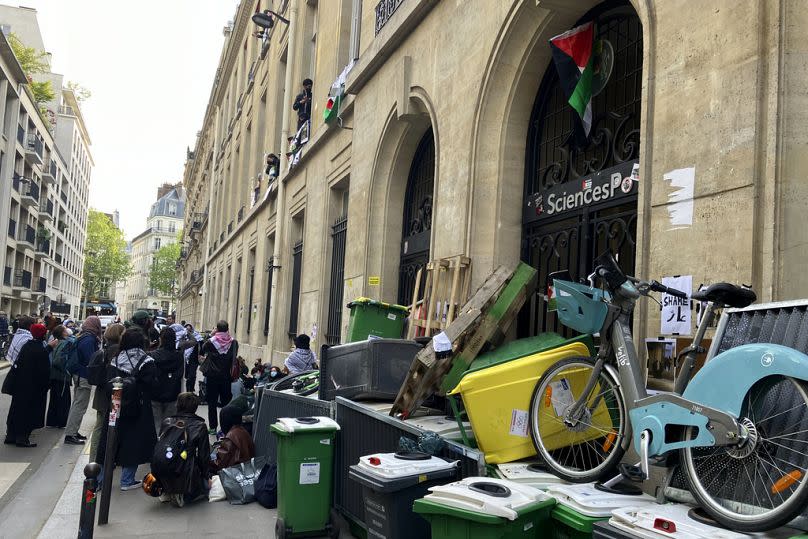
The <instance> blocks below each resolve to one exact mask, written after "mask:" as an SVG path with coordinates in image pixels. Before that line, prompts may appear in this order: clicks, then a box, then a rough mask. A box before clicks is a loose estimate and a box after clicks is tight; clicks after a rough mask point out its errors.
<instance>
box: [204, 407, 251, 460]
mask: <svg viewBox="0 0 808 539" xmlns="http://www.w3.org/2000/svg"><path fill="white" fill-rule="evenodd" d="M219 419H220V420H221V423H222V431H223V432H226V433H227V434H226V435H225V437H224V438H222V440H221V442H220V444H219V447H218V449H216V458H215V459H214V460H212V461H211V463H210V470H211V471H212V472H214V473H215V472H218V471H219V470H223V469H225V468H229V467H230V466H235V465H236V464H241V463H242V462H247V461H248V460H250V459H251V458H253V457H254V456H255V444H254V443H253V439H252V437H251V436H250V434H249V433H248V432H247V431H246V430H245V429H244V426H243V424H242V417H241V412H240V411H239V410H238V408H236V407H235V406H233V407H228V406H225V407H224V408H222V413H221V417H220V418H219Z"/></svg>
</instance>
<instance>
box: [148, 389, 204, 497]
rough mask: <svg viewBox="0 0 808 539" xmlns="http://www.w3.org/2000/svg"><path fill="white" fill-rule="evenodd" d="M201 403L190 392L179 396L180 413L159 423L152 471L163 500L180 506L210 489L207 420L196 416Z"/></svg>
mask: <svg viewBox="0 0 808 539" xmlns="http://www.w3.org/2000/svg"><path fill="white" fill-rule="evenodd" d="M199 402H200V401H199V397H198V396H197V395H196V394H194V393H191V392H185V393H180V394H179V396H177V402H176V408H177V412H176V414H174V415H172V416H171V417H167V418H166V419H164V420H163V422H162V424H161V425H160V438H159V439H158V440H157V445H155V446H154V454H153V455H152V460H151V473H152V475H154V477H155V478H156V479H157V481H158V482H159V484H160V486H161V487H162V490H163V495H162V496H161V498H160V499H161V501H170V502H171V503H172V504H173V505H175V506H178V507H182V506H183V505H184V504H185V503H186V502H191V501H194V500H197V499H199V498H202V497H205V496H207V492H208V490H209V486H208V475H209V474H208V467H209V463H210V440H209V439H208V432H207V431H208V427H207V425H206V424H205V420H204V419H202V418H201V417H199V416H198V415H196V410H197V407H198V406H199ZM183 453H184V455H183Z"/></svg>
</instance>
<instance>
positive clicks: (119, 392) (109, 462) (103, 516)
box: [98, 377, 123, 526]
mask: <svg viewBox="0 0 808 539" xmlns="http://www.w3.org/2000/svg"><path fill="white" fill-rule="evenodd" d="M122 396H123V380H121V379H120V377H116V378H113V379H112V403H111V404H110V408H109V419H108V421H107V447H106V450H105V451H104V482H103V485H101V507H100V509H99V510H98V525H99V526H101V525H104V524H106V523H108V522H109V499H110V497H111V496H112V474H113V473H114V472H115V453H116V452H117V451H116V449H117V446H118V428H117V425H118V417H119V416H120V415H121V397H122Z"/></svg>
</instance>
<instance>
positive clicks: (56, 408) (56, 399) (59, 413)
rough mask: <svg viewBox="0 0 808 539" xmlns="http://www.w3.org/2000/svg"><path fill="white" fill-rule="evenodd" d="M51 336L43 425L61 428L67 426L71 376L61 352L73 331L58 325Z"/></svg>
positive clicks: (71, 337)
mask: <svg viewBox="0 0 808 539" xmlns="http://www.w3.org/2000/svg"><path fill="white" fill-rule="evenodd" d="M51 336H52V337H53V339H52V340H51V341H50V342H49V343H48V351H49V352H50V359H51V367H50V393H49V399H48V416H47V418H46V419H45V425H46V426H48V427H53V428H56V429H63V428H65V426H67V417H68V415H69V414H70V386H71V385H72V380H71V376H70V374H68V373H67V371H66V370H65V364H64V353H63V352H64V349H65V347H66V346H67V344H68V343H69V341H70V340H73V332H72V331H70V330H69V329H67V328H66V327H64V326H62V325H59V326H56V327H55V328H53V331H52V332H51Z"/></svg>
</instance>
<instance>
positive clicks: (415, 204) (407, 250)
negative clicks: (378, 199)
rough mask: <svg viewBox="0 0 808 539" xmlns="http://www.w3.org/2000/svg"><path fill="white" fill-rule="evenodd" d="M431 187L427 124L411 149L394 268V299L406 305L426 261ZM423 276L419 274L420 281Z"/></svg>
mask: <svg viewBox="0 0 808 539" xmlns="http://www.w3.org/2000/svg"><path fill="white" fill-rule="evenodd" d="M434 189H435V136H434V134H433V132H432V128H430V129H429V131H427V132H426V134H424V136H423V138H421V141H420V142H419V143H418V148H417V149H416V150H415V156H414V157H413V159H412V166H411V167H410V174H409V178H408V179H407V192H406V195H405V197H404V221H403V231H402V238H401V261H400V263H399V270H398V275H399V277H398V302H399V304H401V305H409V304H410V302H411V301H412V294H413V291H414V290H415V279H416V277H417V274H418V270H419V269H420V268H423V267H424V266H426V264H427V262H429V247H430V242H431V238H430V236H431V233H432V195H433V191H434ZM424 278H425V276H422V282H423V279H424Z"/></svg>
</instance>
